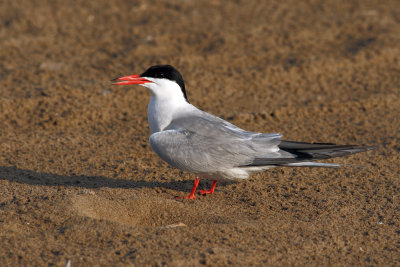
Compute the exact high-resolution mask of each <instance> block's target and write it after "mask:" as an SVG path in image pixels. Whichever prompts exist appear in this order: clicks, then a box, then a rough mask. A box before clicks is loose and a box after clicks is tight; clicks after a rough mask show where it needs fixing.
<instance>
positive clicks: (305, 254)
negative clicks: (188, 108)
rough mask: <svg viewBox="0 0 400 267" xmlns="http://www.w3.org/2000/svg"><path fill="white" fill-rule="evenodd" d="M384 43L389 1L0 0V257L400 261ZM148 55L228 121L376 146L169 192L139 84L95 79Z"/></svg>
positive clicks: (182, 181) (58, 262) (123, 262)
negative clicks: (195, 190) (323, 161)
mask: <svg viewBox="0 0 400 267" xmlns="http://www.w3.org/2000/svg"><path fill="white" fill-rule="evenodd" d="M33 2H35V3H33ZM399 44H400V5H399V2H398V1H383V2H382V1H361V0H360V1H333V0H332V1H294V0H293V1H229V2H228V1H222V0H220V1H190V0H187V1H184V0H176V1H133V2H130V1H122V0H115V1H106V0H103V1H92V2H89V1H44V0H43V1H28V0H26V1H23V0H19V1H1V2H0V94H1V95H0V97H1V98H0V188H1V189H0V263H1V264H0V265H1V266H64V265H65V264H66V262H67V260H71V266H72V267H75V266H129V265H134V266H142V265H150V266H161V265H167V266H196V265H207V266H216V265H219V266H223V265H235V266H243V265H265V264H270V265H280V266H287V265H303V266H305V265H307V266H310V265H314V266H317V265H318V266H321V265H342V266H343V265H357V266H373V265H379V266H395V265H399V262H400V222H399V219H400V218H399V214H400V210H399V207H400V200H399V191H400V185H399V176H400V166H399V160H400V158H399V151H400V131H399V128H400V127H399V126H400V45H399ZM155 64H171V65H173V66H175V67H176V68H178V69H179V70H180V71H181V73H182V74H183V76H184V78H185V81H186V86H187V92H188V97H189V100H190V101H191V103H193V104H194V105H196V106H198V107H200V108H201V109H203V110H206V111H208V112H210V113H213V114H215V115H217V116H221V117H223V118H225V119H227V120H229V121H230V122H232V123H234V124H237V125H238V126H240V127H242V128H245V129H248V130H252V131H263V132H279V133H281V134H283V135H284V137H285V138H286V139H289V140H297V141H308V142H332V143H340V144H365V145H377V146H378V149H377V150H374V151H370V152H367V153H362V154H357V155H354V156H351V157H347V158H338V159H334V160H330V161H329V162H336V163H345V164H353V165H355V166H364V168H355V167H352V168H343V169H310V168H304V169H290V168H282V169H275V170H272V171H268V172H265V173H261V174H257V175H254V176H253V177H252V178H251V179H248V180H245V181H240V182H237V183H232V184H220V185H218V186H217V189H216V193H215V194H214V195H212V196H207V197H198V199H197V200H195V201H181V200H179V201H177V200H175V199H174V196H183V195H186V194H187V193H188V192H189V191H190V189H191V187H192V183H193V178H194V177H193V176H192V175H191V174H188V173H182V172H180V171H178V170H175V169H173V168H171V167H169V166H167V164H166V163H164V162H162V161H161V160H160V159H159V158H158V157H157V156H156V155H155V154H154V153H153V152H152V151H151V149H150V147H149V145H148V141H147V140H148V137H149V129H148V125H147V115H146V109H147V102H148V100H149V98H150V96H149V93H148V92H147V91H146V89H145V88H142V87H138V86H136V87H135V86H127V87H112V86H111V84H110V79H112V78H115V77H118V76H121V75H128V74H137V73H141V72H142V71H144V70H145V69H146V68H147V67H149V66H151V65H155ZM209 185H210V183H209V182H205V181H201V183H200V187H201V188H206V187H208V186H209Z"/></svg>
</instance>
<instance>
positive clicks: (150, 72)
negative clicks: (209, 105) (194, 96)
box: [140, 65, 189, 102]
mask: <svg viewBox="0 0 400 267" xmlns="http://www.w3.org/2000/svg"><path fill="white" fill-rule="evenodd" d="M140 77H149V78H160V79H162V78H164V79H168V80H170V81H174V82H176V83H177V84H178V85H179V86H180V87H181V90H182V93H183V95H184V96H185V99H186V101H188V99H187V96H186V90H185V82H184V81H183V78H182V75H181V74H180V73H179V71H177V70H176V69H175V68H174V67H172V66H171V65H156V66H151V67H150V68H148V69H147V70H146V71H145V72H143V73H142V74H140ZM188 102H189V101H188Z"/></svg>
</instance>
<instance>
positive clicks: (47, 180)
mask: <svg viewBox="0 0 400 267" xmlns="http://www.w3.org/2000/svg"><path fill="white" fill-rule="evenodd" d="M0 180H9V181H10V182H17V183H21V184H29V185H42V186H67V187H77V188H92V189H93V188H101V187H107V188H125V189H129V188H143V187H145V188H167V189H172V190H176V191H182V192H185V191H187V185H189V184H192V183H193V182H192V181H189V180H186V181H166V182H159V181H144V180H141V181H134V180H125V179H119V178H108V177H104V176H86V175H58V174H52V173H45V172H35V171H31V170H24V169H18V168H16V167H9V166H1V167H0Z"/></svg>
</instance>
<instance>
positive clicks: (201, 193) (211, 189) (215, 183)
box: [199, 180, 217, 195]
mask: <svg viewBox="0 0 400 267" xmlns="http://www.w3.org/2000/svg"><path fill="white" fill-rule="evenodd" d="M216 185H217V180H214V182H213V184H212V186H211V188H210V190H200V191H199V194H200V195H205V194H212V193H214V189H215V186H216Z"/></svg>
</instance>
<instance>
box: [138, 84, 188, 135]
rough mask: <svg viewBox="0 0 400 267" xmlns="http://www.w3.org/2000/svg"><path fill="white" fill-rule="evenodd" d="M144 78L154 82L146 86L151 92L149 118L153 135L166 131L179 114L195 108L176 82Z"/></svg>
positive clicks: (148, 108) (148, 107) (148, 109)
mask: <svg viewBox="0 0 400 267" xmlns="http://www.w3.org/2000/svg"><path fill="white" fill-rule="evenodd" d="M144 78H146V79H148V80H150V81H152V82H153V83H147V84H144V86H145V87H147V88H149V89H150V92H151V98H150V102H149V105H148V106H147V118H148V121H149V126H150V131H151V133H152V134H153V133H156V132H160V131H162V130H164V129H165V127H167V126H168V125H169V124H170V122H171V121H172V120H173V119H174V118H176V117H177V116H179V114H182V113H184V112H185V111H189V110H190V109H192V108H193V106H192V105H190V104H189V103H188V102H187V101H186V99H185V97H184V95H183V92H182V90H181V88H180V86H179V85H178V84H177V83H176V82H173V81H170V80H167V79H156V78H147V77H144Z"/></svg>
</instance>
